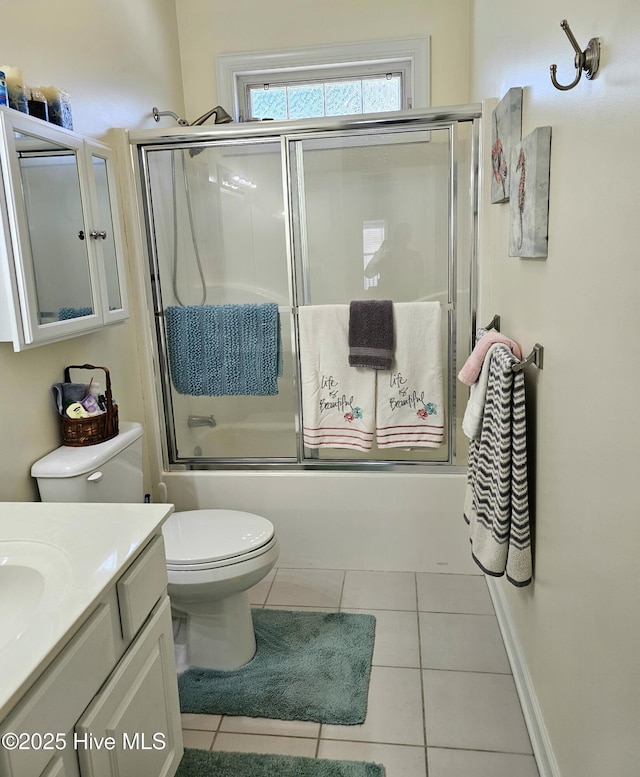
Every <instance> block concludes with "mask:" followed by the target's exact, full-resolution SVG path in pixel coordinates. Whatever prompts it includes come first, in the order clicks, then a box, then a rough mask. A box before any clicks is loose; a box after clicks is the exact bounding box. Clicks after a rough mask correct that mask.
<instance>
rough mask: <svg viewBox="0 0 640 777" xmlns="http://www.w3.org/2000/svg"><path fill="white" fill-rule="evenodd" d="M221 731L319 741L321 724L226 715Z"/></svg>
mask: <svg viewBox="0 0 640 777" xmlns="http://www.w3.org/2000/svg"><path fill="white" fill-rule="evenodd" d="M220 731H224V732H225V733H234V734H271V735H275V736H281V737H307V738H311V739H317V738H318V736H319V734H320V724H319V723H313V722H311V721H308V720H276V719H275V718H245V717H241V716H235V715H225V716H224V718H223V719H222V723H221V725H220Z"/></svg>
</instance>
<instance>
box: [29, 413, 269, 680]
mask: <svg viewBox="0 0 640 777" xmlns="http://www.w3.org/2000/svg"><path fill="white" fill-rule="evenodd" d="M31 475H32V477H34V478H35V479H36V480H37V483H38V490H39V492H40V498H41V499H42V501H43V502H111V503H114V502H120V503H124V502H142V501H143V499H144V490H143V478H142V426H141V425H140V424H137V423H133V422H126V421H123V422H121V423H120V431H119V434H118V435H117V436H116V437H114V438H113V439H111V440H108V441H107V442H103V443H98V444H97V445H91V446H86V447H80V448H72V447H66V446H62V447H60V448H57V449H56V450H54V451H52V452H51V453H49V454H47V455H46V456H44V457H43V458H42V459H40V460H39V461H37V462H36V463H35V464H34V465H33V466H32V468H31ZM163 536H164V542H165V554H166V557H167V576H168V581H169V584H168V591H169V598H170V600H171V606H172V609H173V612H174V615H175V616H176V617H177V619H180V618H182V619H183V620H185V621H186V653H187V655H186V658H184V659H182V660H180V661H179V664H180V668H181V669H185V668H187V666H198V667H203V668H209V669H226V670H228V669H237V668H238V667H239V666H242V665H243V664H245V663H247V662H248V661H250V660H251V659H252V658H253V656H254V655H255V651H256V641H255V634H254V630H253V623H252V619H251V607H250V605H249V596H248V593H247V591H248V589H249V588H251V587H252V586H254V585H256V583H259V582H260V580H262V579H263V578H264V577H265V576H266V575H267V574H268V572H269V571H270V570H271V569H272V568H273V566H274V564H275V563H276V561H277V559H278V555H279V552H280V550H279V545H278V540H277V537H276V535H275V531H274V527H273V524H272V523H271V522H270V521H269V520H267V519H266V518H263V517H262V516H260V515H254V514H253V513H245V512H242V511H239V510H221V509H203V510H188V511H184V512H176V513H173V514H172V515H171V516H170V517H169V518H168V520H167V521H166V522H165V524H164V526H163Z"/></svg>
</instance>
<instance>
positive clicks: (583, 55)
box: [549, 19, 600, 92]
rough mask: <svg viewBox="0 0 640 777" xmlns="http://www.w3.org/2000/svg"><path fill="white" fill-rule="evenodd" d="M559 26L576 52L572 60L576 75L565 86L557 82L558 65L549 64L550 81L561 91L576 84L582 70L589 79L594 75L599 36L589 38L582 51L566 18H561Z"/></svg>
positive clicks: (597, 60) (597, 62) (596, 64)
mask: <svg viewBox="0 0 640 777" xmlns="http://www.w3.org/2000/svg"><path fill="white" fill-rule="evenodd" d="M560 26H561V27H562V29H563V30H564V31H565V32H566V34H567V38H569V41H570V43H571V45H572V46H573V48H574V51H575V52H576V57H575V60H574V65H575V68H576V77H575V78H574V79H573V82H572V83H570V84H568V85H567V86H563V85H562V84H559V83H558V81H557V79H556V71H557V69H558V66H557V65H551V67H550V68H549V69H550V70H551V83H552V84H553V85H554V86H555V88H556V89H560V90H561V91H563V92H566V91H568V90H569V89H573V87H574V86H576V84H577V83H578V81H579V80H580V77H581V76H582V71H583V70H584V72H585V73H586V74H587V78H589V79H591V78H595V77H596V73H597V72H598V67H599V66H600V40H599V38H591V40H590V41H589V45H588V46H587V48H586V49H585V50H584V51H581V49H580V46H579V45H578V41H577V40H576V39H575V38H574V37H573V33H572V32H571V27H569V22H568V21H567V20H566V19H563V20H562V21H561V22H560Z"/></svg>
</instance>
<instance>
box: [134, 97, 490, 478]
mask: <svg viewBox="0 0 640 777" xmlns="http://www.w3.org/2000/svg"><path fill="white" fill-rule="evenodd" d="M481 118H482V108H481V106H480V105H478V104H472V105H464V106H453V107H447V108H436V109H427V110H421V111H397V112H393V113H384V114H370V115H368V116H357V117H338V118H335V119H319V120H318V119H315V120H300V121H286V122H250V123H241V124H237V125H236V124H227V125H219V126H216V125H213V126H212V128H211V129H209V128H203V127H202V126H200V127H180V128H175V129H168V130H167V129H164V130H152V131H148V132H145V131H130V132H129V141H130V143H131V146H132V149H134V150H135V151H136V153H135V154H133V156H132V159H133V165H134V168H135V174H136V180H137V182H138V187H137V188H138V197H139V200H140V203H139V204H140V212H141V213H142V214H143V216H144V223H143V224H142V225H141V228H142V231H143V233H144V235H145V236H146V240H145V241H144V248H145V251H146V254H147V261H148V267H149V271H150V278H149V280H148V284H147V290H148V294H149V305H150V308H151V311H150V316H151V320H152V321H153V325H152V328H153V329H155V333H156V345H157V348H158V351H157V358H158V363H159V366H160V370H159V373H160V374H159V379H158V380H157V381H155V382H156V389H157V394H158V406H159V407H160V408H161V410H162V414H161V416H162V417H161V420H160V424H161V427H163V429H161V434H160V439H161V441H162V453H163V466H164V469H165V470H167V471H184V470H225V469H226V470H234V469H235V470H243V469H245V470H246V469H252V470H269V469H274V468H275V469H278V470H313V469H318V470H320V471H340V470H346V471H354V470H355V471H377V470H384V471H400V472H415V471H419V472H424V473H428V472H429V471H431V472H442V468H443V467H444V468H446V471H447V472H452V473H453V472H464V471H465V469H466V466H465V465H462V466H461V465H458V462H457V451H456V428H455V422H456V383H455V380H456V374H455V373H456V363H455V360H454V359H453V358H452V357H453V354H454V353H455V352H456V347H455V346H456V338H457V310H458V306H457V303H456V294H457V287H456V284H457V265H458V254H457V251H458V246H457V229H458V228H459V225H458V224H457V219H456V213H457V207H458V196H459V192H458V189H457V184H458V180H457V171H458V159H457V154H456V139H457V129H458V125H459V124H460V123H462V122H464V123H470V124H471V141H470V143H471V159H470V180H469V204H470V208H469V213H470V216H469V222H470V223H469V225H468V228H469V230H470V235H471V239H470V252H471V255H470V257H469V268H470V274H469V278H468V288H469V311H468V314H469V333H468V342H469V347H471V344H472V333H473V330H474V328H475V321H476V298H477V268H476V262H477V244H478V197H479V142H480V120H481ZM214 127H215V128H214ZM429 130H448V131H449V144H450V148H449V207H448V218H449V224H448V235H449V240H448V243H449V255H448V284H447V285H448V293H447V312H448V316H447V320H448V327H447V330H448V331H447V342H448V363H447V369H446V370H445V371H444V374H445V375H446V381H447V388H446V391H447V396H448V418H447V441H448V457H447V459H445V460H442V461H417V460H416V461H390V460H353V459H340V458H332V459H318V458H309V457H308V456H307V457H305V446H304V442H303V439H302V433H301V431H302V418H301V415H302V401H301V400H302V395H301V382H300V358H299V356H300V355H299V343H298V333H297V326H296V325H295V318H296V315H297V306H298V305H299V304H301V303H302V304H304V300H298V299H297V294H298V289H299V288H301V287H300V285H299V283H298V278H297V270H298V267H297V262H296V255H295V254H296V249H295V246H294V234H295V224H294V220H295V207H294V206H295V203H294V194H295V193H294V186H293V185H292V184H293V170H292V147H293V144H295V143H300V142H301V141H303V140H305V139H310V138H314V139H318V138H322V137H323V136H326V137H336V136H342V137H344V136H353V137H358V136H362V135H365V136H366V135H383V134H388V133H392V132H396V133H397V132H399V131H404V132H407V131H416V132H418V131H419V132H425V131H427V132H428V131H429ZM277 138H279V139H280V146H281V165H282V185H283V194H284V206H285V209H286V214H285V241H286V255H287V257H286V258H287V271H288V283H289V294H290V302H291V307H290V308H287V312H290V313H291V315H292V332H291V340H292V342H291V347H292V353H293V357H294V368H295V374H294V383H295V390H296V396H297V407H296V408H295V410H294V418H295V435H296V444H297V457H296V458H293V457H286V458H278V457H269V458H264V457H262V458H257V457H236V458H228V459H223V458H218V457H215V458H214V457H209V458H204V457H198V458H192V457H179V456H178V455H177V443H176V435H175V427H174V413H173V404H172V394H171V378H170V375H169V366H168V361H167V358H166V354H167V350H166V334H165V332H164V326H163V321H164V311H163V309H162V295H161V287H160V271H159V262H158V258H157V255H156V251H155V246H154V241H153V234H152V230H151V223H152V214H151V212H150V205H149V204H150V202H151V190H150V178H149V167H148V163H147V158H146V154H147V152H150V151H158V150H187V149H189V147H191V146H193V145H194V144H197V145H198V146H205V147H206V146H207V145H209V146H212V147H213V146H220V145H243V144H245V143H246V142H247V141H251V142H256V143H259V142H263V143H264V142H271V143H273V141H274V140H276V139H277ZM296 188H297V187H296ZM301 228H302V229H303V230H304V225H302V224H301ZM316 453H317V452H315V451H312V452H311V456H314V454H316Z"/></svg>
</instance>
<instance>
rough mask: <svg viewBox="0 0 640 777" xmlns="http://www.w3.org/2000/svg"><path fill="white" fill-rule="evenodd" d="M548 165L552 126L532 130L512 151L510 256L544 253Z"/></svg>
mask: <svg viewBox="0 0 640 777" xmlns="http://www.w3.org/2000/svg"><path fill="white" fill-rule="evenodd" d="M550 164H551V127H538V128H537V129H535V130H533V132H531V133H530V134H529V135H527V137H526V138H524V139H523V140H522V142H521V143H518V144H517V145H516V146H515V148H514V149H513V150H512V152H511V196H510V203H509V210H510V214H509V215H510V219H509V221H510V230H509V256H522V257H530V258H536V257H545V256H547V252H548V245H549V172H550Z"/></svg>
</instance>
